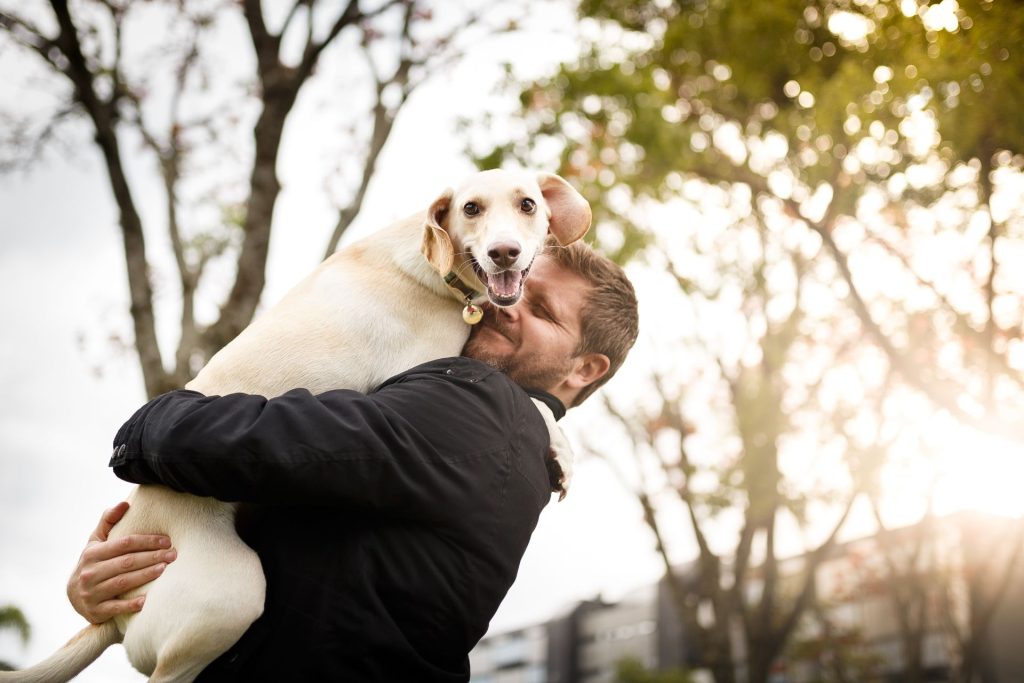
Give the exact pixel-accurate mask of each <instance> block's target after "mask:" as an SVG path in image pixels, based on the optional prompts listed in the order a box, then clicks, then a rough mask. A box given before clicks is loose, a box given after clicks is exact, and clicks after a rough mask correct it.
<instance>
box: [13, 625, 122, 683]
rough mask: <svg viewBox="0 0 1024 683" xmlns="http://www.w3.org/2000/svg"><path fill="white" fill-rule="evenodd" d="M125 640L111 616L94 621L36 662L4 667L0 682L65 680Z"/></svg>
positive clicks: (53, 682)
mask: <svg viewBox="0 0 1024 683" xmlns="http://www.w3.org/2000/svg"><path fill="white" fill-rule="evenodd" d="M120 642H121V632H120V631H119V630H118V629H117V623H116V622H115V621H114V620H113V619H111V620H110V621H107V622H104V623H102V624H90V625H89V626H86V627H85V628H83V629H82V630H81V631H79V632H78V633H77V634H76V635H75V637H74V638H72V639H71V640H69V641H68V642H67V644H65V645H64V647H62V648H61V649H59V650H57V651H56V652H54V653H53V654H52V655H50V656H49V657H48V658H47V659H44V660H43V661H41V662H39V663H38V664H36V665H35V666H30V667H29V668H27V669H22V670H21V671H0V683H64V681H70V680H71V679H72V678H74V677H75V676H77V675H78V674H80V673H81V672H82V670H83V669H84V668H85V667H87V666H89V665H90V664H92V663H93V661H95V660H96V658H97V657H99V656H100V655H101V654H103V651H104V650H106V649H107V648H108V647H110V646H111V645H113V644H114V643H120Z"/></svg>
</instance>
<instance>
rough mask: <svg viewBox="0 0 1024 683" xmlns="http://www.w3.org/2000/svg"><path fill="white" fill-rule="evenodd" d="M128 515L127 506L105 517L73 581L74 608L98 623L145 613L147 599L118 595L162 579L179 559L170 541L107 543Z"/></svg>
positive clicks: (144, 539)
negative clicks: (127, 597)
mask: <svg viewBox="0 0 1024 683" xmlns="http://www.w3.org/2000/svg"><path fill="white" fill-rule="evenodd" d="M127 511H128V503H127V502H122V503H118V504H117V505H115V506H114V507H112V508H110V509H109V510H107V511H106V512H104V513H103V516H102V517H101V518H100V523H99V525H97V527H96V530H95V531H93V532H92V535H91V536H89V542H88V543H87V544H86V546H85V550H83V551H82V556H81V557H80V558H78V566H77V567H75V570H74V572H72V574H71V578H70V579H69V580H68V600H70V601H71V606H72V607H74V608H75V611H76V612H78V613H79V614H81V615H82V616H83V617H85V618H86V619H88V620H89V621H90V622H91V623H93V624H100V623H102V622H104V621H107V620H108V619H110V618H111V617H113V616H115V615H117V614H127V613H129V612H138V611H139V610H141V609H142V604H143V602H145V599H146V598H145V596H139V597H137V598H133V599H131V600H119V599H117V596H119V595H121V594H123V593H125V592H127V591H129V590H131V589H133V588H138V587H139V586H142V585H144V584H146V583H149V582H150V581H152V580H153V579H155V578H156V577H158V576H160V574H162V573H163V571H164V568H165V567H167V564H168V563H169V562H173V561H174V558H175V557H177V552H176V551H175V550H174V549H172V548H171V539H170V538H168V537H167V536H160V535H141V534H138V535H133V536H124V537H122V538H117V539H114V540H112V541H109V540H107V537H108V536H109V535H110V530H111V529H113V528H114V525H115V524H117V522H118V521H119V520H120V519H121V518H122V517H124V513H125V512H127Z"/></svg>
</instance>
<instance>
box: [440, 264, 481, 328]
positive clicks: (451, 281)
mask: <svg viewBox="0 0 1024 683" xmlns="http://www.w3.org/2000/svg"><path fill="white" fill-rule="evenodd" d="M444 283H445V284H446V285H448V287H449V288H451V289H453V290H455V291H456V292H458V293H459V294H461V295H462V302H463V303H464V304H465V306H464V307H463V309H462V319H463V320H465V321H466V323H467V324H469V325H476V324H477V323H478V322H480V321H481V320H482V319H483V317H484V311H483V309H482V308H480V307H479V306H476V305H474V304H473V297H474V296H475V295H476V290H475V289H473V288H471V287H470V286H469V285H467V284H466V283H465V282H463V280H462V278H460V277H459V275H458V273H456V272H455V271H454V270H450V271H448V274H447V275H445V276H444Z"/></svg>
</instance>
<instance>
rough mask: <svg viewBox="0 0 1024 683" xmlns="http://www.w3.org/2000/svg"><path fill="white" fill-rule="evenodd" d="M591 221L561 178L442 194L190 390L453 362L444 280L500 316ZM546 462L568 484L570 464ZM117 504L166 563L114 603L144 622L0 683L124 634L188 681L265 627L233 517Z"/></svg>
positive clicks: (36, 674)
mask: <svg viewBox="0 0 1024 683" xmlns="http://www.w3.org/2000/svg"><path fill="white" fill-rule="evenodd" d="M527 198H529V199H532V200H533V201H534V202H535V203H536V210H535V211H533V212H532V213H531V212H529V211H526V210H524V205H523V201H522V200H523V199H527ZM468 202H473V203H475V204H476V205H477V207H479V209H480V211H479V213H478V214H477V215H475V216H470V215H467V211H466V210H465V207H466V204H467V203H468ZM525 208H526V209H528V208H529V205H528V204H527V205H526V206H525ZM469 213H472V212H471V211H470V212H469ZM590 218H591V213H590V207H589V205H588V204H587V202H586V201H585V200H584V199H583V197H581V196H580V195H579V193H577V192H576V191H575V190H574V189H573V188H572V187H571V186H570V185H569V184H568V183H566V182H565V181H564V180H562V179H561V178H559V177H558V176H554V175H550V174H539V175H532V174H525V173H512V172H508V171H497V170H495V171H484V172H482V173H478V174H476V175H475V176H473V177H472V178H471V179H470V180H469V181H468V182H466V183H464V184H463V185H462V186H461V187H459V188H458V189H457V190H455V191H454V192H453V191H452V190H447V191H445V193H443V194H442V195H441V196H440V197H439V198H438V199H437V200H436V201H434V202H433V204H432V205H431V207H430V208H429V210H428V211H426V212H425V213H424V212H421V213H419V214H416V215H414V216H412V217H410V218H407V219H405V220H403V221H399V222H398V223H396V224H394V225H392V226H391V227H389V228H386V229H384V230H382V231H381V232H378V233H376V234H374V235H371V236H370V237H368V238H366V239H364V240H362V241H359V242H356V243H354V244H352V245H351V246H348V247H346V248H344V249H342V250H341V251H339V252H338V253H336V254H334V255H333V256H331V257H330V258H328V259H327V260H326V261H324V263H323V264H321V265H320V267H319V268H317V269H316V270H315V271H314V272H313V273H312V274H311V275H310V276H309V277H307V278H306V279H305V280H303V281H302V282H300V283H299V284H298V285H297V286H296V287H295V288H294V289H293V290H292V291H291V292H290V293H289V294H288V295H287V296H286V297H285V298H284V299H282V300H281V302H280V303H278V304H277V305H276V306H274V307H273V308H272V309H271V310H269V311H268V312H267V313H266V314H264V315H262V316H261V317H260V318H258V319H257V320H256V321H254V322H253V323H252V324H251V325H250V326H249V327H248V328H246V329H245V331H243V332H242V333H241V334H240V335H239V336H238V337H237V338H236V339H235V340H234V341H232V342H231V343H230V344H228V345H227V346H226V347H224V348H223V349H222V350H221V351H220V352H219V353H218V354H216V355H215V356H214V357H213V358H212V359H211V360H210V362H209V364H208V365H207V366H206V367H205V368H204V369H203V370H202V372H200V373H199V375H198V376H197V377H196V378H195V379H194V380H193V381H192V382H190V383H189V384H188V387H187V388H189V389H194V390H196V391H199V392H202V393H204V394H208V395H212V394H226V393H230V392H246V393H252V394H261V395H264V396H276V395H279V394H281V393H283V392H284V391H287V390H289V389H293V388H295V387H305V388H307V389H309V390H310V391H312V392H313V393H320V392H323V391H327V390H329V389H337V388H349V389H357V390H360V391H367V390H369V389H371V388H372V387H374V386H376V385H378V384H379V383H381V382H382V381H384V380H385V379H387V378H388V377H391V376H393V375H395V374H397V373H399V372H402V371H404V370H407V369H408V368H411V367H414V366H415V365H418V364H420V363H423V362H426V361H428V360H432V359H435V358H441V357H446V356H455V355H458V354H459V352H460V351H461V350H462V346H463V344H464V343H465V341H466V338H467V337H468V334H469V327H468V326H467V325H466V323H465V322H463V320H462V317H461V310H462V307H463V301H462V300H461V297H462V295H461V294H459V293H457V292H455V291H453V290H452V289H450V288H449V287H448V286H447V285H446V284H445V283H444V281H443V279H442V277H443V276H444V275H446V274H447V273H449V272H450V271H455V272H456V273H458V274H459V275H460V276H461V278H462V280H463V282H465V283H466V284H467V285H468V286H469V287H470V288H472V289H473V290H474V291H476V292H478V293H480V294H483V293H484V292H487V293H488V295H489V297H490V298H491V300H492V301H496V302H497V303H500V304H503V305H508V304H510V303H512V302H513V301H514V300H516V299H518V297H519V295H520V294H521V292H522V281H521V274H522V273H525V272H526V271H528V269H529V266H530V265H531V263H532V261H533V258H534V257H535V256H536V255H537V254H538V253H539V252H540V250H541V249H542V247H543V244H544V241H545V238H546V235H547V234H548V233H549V232H550V233H551V234H552V235H554V237H555V238H556V239H557V240H558V241H559V242H560V243H561V244H568V243H569V242H572V241H574V240H576V239H579V238H580V237H582V236H583V234H584V233H586V231H587V229H588V228H589V227H590ZM496 245H497V247H499V248H498V249H497V250H496ZM503 245H504V246H505V247H508V246H509V245H513V246H516V247H517V248H518V252H519V253H518V256H517V257H515V258H512V255H513V253H514V252H515V251H516V250H515V249H513V250H512V251H511V252H510V251H508V250H507V249H505V251H504V254H503V255H502V256H499V257H498V258H497V259H496V260H495V259H494V258H491V257H493V256H495V255H497V254H501V252H502V249H501V248H500V247H502V246H503ZM489 252H490V253H491V256H489V255H488V253H489ZM496 261H497V262H496ZM502 271H510V272H512V273H520V274H513V275H509V274H507V273H506V274H505V275H502V274H501V272H502ZM517 288H518V289H517ZM537 404H538V409H540V410H541V412H542V414H543V415H544V417H545V421H546V422H547V423H548V425H549V429H550V430H551V431H552V447H553V449H555V450H556V452H557V451H559V450H560V449H566V448H567V446H566V444H565V442H564V440H563V439H562V437H561V433H560V430H558V428H557V426H555V425H554V420H553V418H552V416H551V413H550V411H549V410H548V409H547V407H546V406H544V405H543V404H541V403H539V402H537ZM558 455H559V458H561V459H562V460H560V465H561V466H562V468H563V470H564V471H565V473H566V475H568V473H569V465H570V463H569V462H568V460H566V459H565V458H566V457H567V455H571V454H568V453H567V452H566V451H564V450H563V452H559V453H558ZM130 501H131V507H130V509H129V511H128V513H127V514H126V515H125V517H124V519H122V520H121V521H120V522H119V523H118V524H117V525H116V526H115V527H114V530H113V533H111V538H118V537H123V536H126V535H129V534H135V533H163V534H167V535H169V536H170V537H171V539H172V541H173V543H174V546H175V548H176V549H177V550H178V558H177V560H176V561H175V562H173V563H172V564H170V565H168V566H167V569H166V570H165V571H164V573H163V575H162V576H161V577H160V578H158V579H157V580H155V581H153V582H151V583H149V584H147V585H146V586H144V587H142V588H140V589H138V590H136V591H133V592H132V593H130V594H128V595H126V596H125V597H131V596H135V595H141V594H143V593H145V594H146V605H145V608H144V609H143V610H142V611H141V612H139V613H136V614H131V615H124V616H120V617H117V618H116V619H114V620H112V621H110V622H107V623H105V624H101V625H93V626H89V627H87V628H86V629H85V630H83V631H82V632H80V633H79V634H78V635H77V636H75V638H74V639H72V641H71V642H69V643H68V644H67V645H65V646H64V647H63V648H62V649H61V650H60V651H59V652H57V653H56V654H54V655H53V656H52V657H50V658H49V659H48V660H46V661H44V662H42V663H41V664H39V665H37V666H35V667H32V668H31V669H26V670H25V671H21V672H15V673H13V674H11V673H9V674H0V681H19V682H20V683H25V682H28V681H66V680H69V679H70V678H71V677H73V676H75V675H76V674H77V673H78V672H80V671H81V670H82V669H84V668H85V667H86V666H88V665H89V663H91V662H92V661H93V660H94V659H95V658H96V657H98V656H99V655H100V653H102V652H103V650H104V649H106V648H107V647H108V646H109V645H111V644H113V643H116V642H118V641H120V640H122V634H123V642H124V645H125V648H126V650H127V652H128V658H129V660H130V661H131V663H132V665H133V666H134V667H135V668H136V669H138V670H139V671H142V672H144V673H147V674H150V676H151V678H150V681H160V682H168V681H174V682H179V681H182V682H184V681H191V680H193V679H194V678H195V677H196V676H197V675H198V674H199V672H200V671H202V670H203V669H204V668H205V667H206V666H207V665H208V664H209V663H210V662H212V661H213V660H214V659H216V658H217V657H218V656H219V655H220V654H221V653H223V652H224V651H225V650H227V649H228V648H229V647H230V646H231V645H232V644H233V643H234V642H235V641H237V640H238V638H240V637H241V635H242V634H243V633H244V632H245V630H246V629H247V628H248V627H249V625H250V624H251V623H252V622H253V621H255V620H256V618H257V617H259V615H260V614H261V613H262V611H263V601H264V593H265V587H266V584H265V580H264V577H263V572H262V569H261V566H260V562H259V559H258V557H257V556H256V554H255V553H254V552H253V551H252V550H251V549H250V548H249V547H248V546H246V545H245V544H244V543H243V542H242V541H241V540H240V539H239V538H238V536H237V535H236V533H235V528H234V512H235V508H234V506H233V505H231V504H228V503H222V502H219V501H216V500H213V499H211V498H197V497H195V496H190V495H187V494H182V493H177V492H175V491H172V490H170V489H167V488H164V487H161V486H140V487H138V488H137V489H136V490H135V491H134V492H133V493H132V495H131V498H130Z"/></svg>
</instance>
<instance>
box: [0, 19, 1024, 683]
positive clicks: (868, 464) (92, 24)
mask: <svg viewBox="0 0 1024 683" xmlns="http://www.w3.org/2000/svg"><path fill="white" fill-rule="evenodd" d="M1022 46H1024V7H1022V6H1021V5H1020V4H1019V3H1012V2H997V1H994V0H993V1H983V0H964V1H963V2H956V1H954V0H942V2H925V1H923V0H920V1H919V0H900V1H898V2H890V1H887V0H809V1H807V2H797V1H796V0H777V1H776V0H773V1H772V2H753V1H749V0H748V1H742V2H741V1H734V0H690V1H687V2H674V1H672V0H656V1H653V2H635V1H632V2H625V1H618V0H606V1H602V2H590V1H583V2H579V3H576V2H572V1H571V0H564V1H563V0H519V1H515V2H513V1H510V2H502V3H499V4H495V3H486V2H483V1H480V2H476V1H475V0H464V1H461V2H460V1H457V0H445V1H444V2H442V1H441V0H434V1H433V2H431V1H428V0H415V1H413V0H390V1H388V0H361V1H359V0H351V1H347V0H346V1H332V0H298V1H297V2H292V0H264V2H263V3H262V6H261V3H260V2H259V0H243V1H240V2H225V1H222V0H181V1H177V2H171V1H162V0H154V1H152V2H131V1H130V0H78V1H73V2H70V3H66V2H60V1H58V0H53V1H52V2H51V3H47V2H44V1H43V0H30V1H17V2H15V1H12V0H2V1H0V73H2V74H3V79H2V82H0V171H2V173H3V175H2V176H0V177H2V181H0V206H2V210H0V320H2V323H0V325H2V328H3V333H2V334H0V382H2V386H3V389H4V391H3V393H2V394H0V549H2V550H0V553H2V554H0V661H2V662H3V663H5V664H6V665H9V666H17V667H21V666H26V665H29V664H31V663H34V662H36V661H38V660H40V659H42V658H44V657H45V656H47V655H48V654H49V653H51V652H52V651H53V650H55V649H56V648H57V647H58V646H59V645H61V644H62V643H63V642H65V641H66V640H67V639H68V638H69V637H70V636H71V635H73V634H74V633H75V632H76V631H77V630H78V629H79V628H80V627H81V625H82V620H81V618H79V617H78V616H77V615H75V614H74V612H73V611H72V610H71V608H70V607H69V606H68V604H67V601H66V598H65V595H64V588H65V582H66V580H67V576H68V574H69V572H70V571H71V569H72V567H73V566H74V564H75V562H76V560H77V557H78V553H79V552H80V551H81V549H82V547H83V546H84V543H85V541H86V539H87V537H88V535H89V532H90V531H91V530H92V529H93V527H94V526H95V525H96V522H97V520H98V518H99V515H100V513H101V512H102V510H103V509H105V508H107V507H109V506H111V505H112V504H114V503H115V502H117V501H118V500H121V499H122V498H124V497H125V496H126V495H127V494H128V492H129V491H130V488H131V487H130V486H129V485H127V484H124V483H123V482H120V481H118V480H117V479H115V478H114V477H113V475H112V474H110V473H109V472H108V470H107V468H106V461H107V457H108V453H109V448H110V444H111V441H112V438H113V435H114V432H115V431H116V429H117V427H118V426H120V424H121V423H122V422H123V421H124V420H125V419H126V418H127V417H128V416H129V415H130V414H131V413H132V412H133V410H134V409H135V408H136V407H138V406H139V405H140V404H141V403H143V402H144V401H145V400H146V398H147V397H148V396H153V395H156V394H159V393H162V392H164V391H167V390H170V389H172V388H175V387H179V386H181V385H183V384H184V383H185V382H187V381H188V379H189V378H191V377H192V376H193V375H194V374H195V372H196V371H197V370H198V369H199V368H200V367H202V365H203V364H204V363H205V361H206V360H207V359H208V358H209V357H210V356H211V355H212V354H213V353H215V352H216V350H217V349H218V348H220V347H221V346H222V345H223V344H224V343H226V342H227V341H229V340H230V339H231V338H233V337H234V336H235V335H236V334H237V333H238V332H239V331H240V330H241V329H243V328H244V327H245V325H247V324H248V322H249V321H250V320H252V318H253V317H254V316H258V315H259V313H260V311H261V310H263V309H265V308H266V307H267V306H268V305H272V304H273V303H274V302H276V301H277V300H278V299H280V297H281V296H282V295H283V294H284V293H285V292H286V291H287V290H288V289H289V288H290V287H291V286H292V285H294V284H295V283H296V282H298V280H300V279H301V278H302V277H303V276H304V275H305V274H306V273H308V272H309V271H310V270H312V269H313V268H314V267H315V265H316V264H317V263H318V262H319V261H320V260H321V259H322V258H323V257H324V256H325V255H326V254H329V253H331V252H333V251H334V250H335V249H336V248H337V247H338V245H344V244H346V243H348V242H350V241H352V240H354V239H357V238H359V237H360V236H363V235H366V234H368V233H369V232H372V231H373V230H375V229H378V228H380V227H383V226H384V225H387V224H388V223H390V222H391V221H393V220H396V219H398V218H401V217H403V216H405V215H407V214H409V213H412V212H414V211H416V210H419V209H421V208H423V207H425V206H426V205H427V204H428V203H429V202H430V201H431V200H432V199H433V197H434V196H436V195H437V194H438V193H439V192H440V191H441V190H443V189H444V188H445V187H446V186H448V185H453V184H456V183H458V182H459V181H460V180H461V179H462V178H463V177H464V176H466V175H468V174H469V173H471V172H472V171H473V170H474V169H475V168H476V167H478V166H479V167H494V166H509V167H526V168H532V169H538V170H544V171H554V172H558V173H560V174H561V175H563V176H564V177H565V178H567V179H569V180H570V181H571V182H572V183H573V184H574V185H575V186H576V187H577V188H578V189H579V190H580V191H581V192H582V193H583V194H584V195H585V196H586V197H587V198H588V199H589V200H590V202H591V204H592V206H593V208H594V213H595V221H594V228H593V229H592V231H591V233H590V235H589V237H588V239H590V240H591V241H592V242H593V243H594V245H595V246H596V247H597V248H598V249H600V250H601V251H603V252H604V253H606V254H608V255H609V256H610V257H612V258H614V259H616V260H617V261H619V262H620V263H622V264H623V265H624V266H625V268H626V269H627V272H628V273H629V274H630V276H631V278H632V279H633V281H634V282H635V284H636V286H637V289H638V293H639V296H640V300H641V337H640V340H639V341H638V343H637V347H636V349H635V350H634V352H633V354H632V356H631V357H630V359H629V360H628V361H627V363H626V365H625V366H624V367H623V369H622V370H621V371H620V373H619V375H618V376H617V377H616V378H615V379H614V380H613V381H612V382H611V383H609V384H608V385H607V387H606V389H605V390H603V391H602V392H600V393H599V394H598V395H596V396H595V397H594V398H592V399H591V400H590V401H589V402H588V403H587V404H586V405H584V406H583V407H581V408H579V409H578V410H575V411H573V412H572V413H570V415H569V416H568V417H567V418H566V420H565V421H564V424H565V425H566V430H567V432H568V433H569V436H570V440H571V441H572V443H573V445H574V447H575V449H576V452H577V455H578V457H579V459H580V465H579V468H578V474H577V478H576V479H575V481H574V488H573V491H572V493H571V494H570V495H569V497H568V498H567V499H566V500H565V501H564V502H562V503H559V504H557V505H556V504H552V505H550V506H549V507H548V509H547V510H545V512H544V514H543V516H542V518H541V522H540V525H539V527H538V529H537V531H536V533H535V535H534V540H533V542H532V544H531V547H530V549H529V551H528V552H527V555H526V557H525V558H524V559H523V563H522V566H521V570H520V575H519V579H518V580H517V582H516V585H515V586H514V587H513V589H512V591H511V592H510V593H509V595H508V597H507V599H506V601H505V603H504V604H503V605H502V608H501V610H500V611H499V612H498V614H497V615H496V616H495V618H494V620H493V622H492V625H491V631H490V633H489V634H488V637H487V638H485V640H484V641H482V642H481V644H480V645H479V646H478V648H477V650H476V651H474V653H473V656H472V659H473V669H474V680H479V681H494V682H498V681H508V682H512V681H572V682H575V681H624V682H635V683H641V682H644V681H648V682H653V681H660V682H663V683H666V682H673V681H674V682H680V681H701V682H703V681H714V682H715V683H731V682H734V681H749V682H752V683H753V682H760V681H910V682H915V683H916V682H924V681H963V682H965V683H966V682H974V681H1020V680H1024V648H1021V647H1020V646H1019V642H1020V635H1019V634H1020V633H1022V632H1024V560H1022V558H1021V555H1022V554H1024V551H1022V546H1024V522H1022V520H1024V495H1022V492H1021V487H1022V485H1024V448H1022V445H1024V426H1022V425H1024V422H1022V420H1021V419H1020V415H1021V413H1022V409H1024V338H1022V337H1024V305H1022V304H1024V301H1022V298H1024V174H1022V169H1024V115H1022V113H1021V112H1022V111H1024V56H1022V53H1021V50H1022ZM390 305H400V304H399V303H398V302H394V303H390ZM143 679H144V677H143V676H141V675H140V674H138V673H136V672H134V671H133V670H132V669H131V668H130V666H129V665H128V664H127V662H126V660H125V657H124V653H123V651H122V650H121V649H120V648H111V650H110V651H108V652H107V653H106V654H105V655H104V656H103V657H102V658H101V660H100V662H99V663H97V664H96V665H95V666H94V667H92V668H90V669H89V670H88V671H87V672H86V673H85V674H83V675H82V676H81V677H80V679H79V680H82V681H104V682H105V681H139V680H143Z"/></svg>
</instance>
